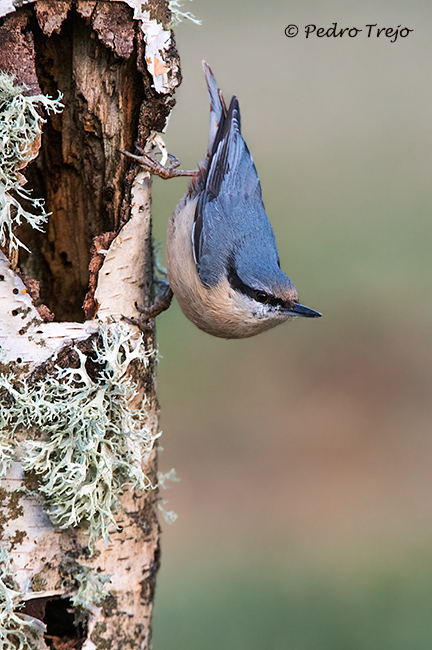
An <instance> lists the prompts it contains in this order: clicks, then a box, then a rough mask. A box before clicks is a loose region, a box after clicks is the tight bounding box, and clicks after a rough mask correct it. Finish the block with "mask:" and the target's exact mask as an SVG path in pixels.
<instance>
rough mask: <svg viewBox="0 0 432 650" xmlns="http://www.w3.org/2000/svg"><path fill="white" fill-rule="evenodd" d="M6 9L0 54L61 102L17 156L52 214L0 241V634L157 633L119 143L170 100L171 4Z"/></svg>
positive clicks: (0, 62)
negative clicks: (28, 150)
mask: <svg viewBox="0 0 432 650" xmlns="http://www.w3.org/2000/svg"><path fill="white" fill-rule="evenodd" d="M0 14H1V15H2V16H4V19H3V24H2V25H1V27H0V69H1V70H4V71H7V72H11V73H14V74H15V75H16V80H15V83H18V84H23V83H24V84H26V85H27V87H28V91H26V94H28V95H35V94H39V93H42V94H44V95H45V94H47V95H50V96H51V97H57V96H58V93H59V92H60V93H62V95H63V98H62V102H63V105H64V108H63V110H62V112H59V113H52V114H51V115H50V116H49V118H48V119H47V122H46V124H45V125H44V127H43V135H42V140H41V143H40V142H38V141H37V140H35V144H34V146H35V155H36V154H37V155H36V157H35V158H34V160H33V161H32V162H31V163H30V164H29V166H28V167H27V168H26V169H21V171H22V172H23V173H24V175H25V178H26V179H27V181H28V186H31V189H32V197H43V198H45V200H46V210H47V212H50V213H51V215H50V216H49V218H48V221H47V224H46V226H45V228H44V232H40V231H38V230H35V229H32V228H31V227H30V226H29V225H28V224H25V223H24V224H23V225H21V226H20V227H19V228H18V230H17V231H16V236H17V237H18V239H19V240H20V241H21V242H22V243H23V244H24V245H25V246H26V247H27V248H28V249H29V250H30V251H31V253H28V252H27V251H26V250H25V249H23V248H21V249H20V254H19V259H18V257H17V254H16V251H15V249H14V246H13V245H11V242H10V240H8V241H7V242H6V244H5V245H4V246H3V247H2V251H3V252H0V313H1V324H0V345H1V353H2V358H1V362H2V364H1V370H2V375H1V377H2V381H1V384H0V406H1V408H2V420H3V432H2V434H1V435H2V437H0V443H1V445H2V447H1V449H3V458H4V463H3V465H4V467H8V469H7V473H6V475H5V477H4V479H3V480H2V483H1V487H0V541H1V545H2V548H3V551H2V552H3V555H2V557H0V564H1V566H0V646H1V647H2V648H3V647H5V648H8V645H7V643H12V644H15V645H17V646H18V647H22V648H26V647H28V648H35V647H41V648H44V647H46V646H48V647H52V648H84V649H86V650H89V649H96V648H97V649H99V648H100V649H102V648H104V649H105V648H113V649H115V648H122V650H126V649H128V648H150V640H151V614H152V607H153V597H154V588H155V577H156V572H157V569H158V566H159V535H160V530H159V524H158V519H157V449H156V444H157V443H156V439H157V436H158V406H157V400H156V395H155V371H156V360H155V355H154V354H153V352H154V346H155V340H154V331H153V330H151V329H150V330H149V331H148V332H145V333H144V334H143V333H139V332H138V331H137V330H136V328H134V327H132V326H129V325H127V324H126V323H125V322H124V321H122V315H125V316H129V317H131V316H135V315H137V314H136V309H135V306H134V305H135V301H136V302H138V303H139V304H141V305H143V304H144V305H146V304H147V305H148V304H149V303H150V302H151V301H152V299H153V297H154V296H153V251H152V240H151V218H150V201H151V179H150V178H148V175H147V174H146V173H145V172H143V171H142V170H141V169H140V168H139V167H136V165H135V164H133V163H131V162H130V160H129V159H127V158H126V157H125V156H123V155H122V154H121V153H120V151H121V150H129V151H133V149H134V143H135V142H137V143H138V144H139V145H140V146H141V147H144V146H145V145H146V143H147V141H148V140H149V137H150V136H151V134H152V132H153V131H161V130H163V128H164V127H165V125H166V120H167V117H168V115H169V113H170V111H171V108H172V106H173V105H174V100H173V93H174V90H175V88H176V86H177V85H178V84H179V83H180V80H181V75H180V69H179V61H178V56H177V51H176V49H175V43H174V40H173V36H172V32H171V31H170V30H169V29H168V27H167V24H168V23H169V20H170V12H169V10H168V7H167V2H165V0H149V1H148V6H147V5H146V4H144V3H143V2H136V1H134V0H130V1H128V2H117V1H111V2H96V1H94V0H60V1H52V0H39V1H37V2H33V3H26V2H24V4H23V3H20V7H19V8H18V9H16V10H15V7H14V6H13V4H12V2H11V1H10V2H9V0H2V1H1V2H0ZM41 118H42V113H41ZM39 146H40V149H38V147H39ZM29 210H30V209H29ZM30 212H31V210H30ZM38 294H39V295H38ZM1 459H2V456H1V454H0V465H1ZM0 470H1V467H0ZM23 488H24V489H23ZM108 580H109V582H108ZM8 599H9V600H8ZM18 601H20V602H21V604H22V603H24V606H23V607H21V608H20V607H17V605H18ZM8 603H9V604H8ZM11 603H12V604H13V609H12V605H11ZM2 608H3V609H2ZM42 623H43V624H44V625H45V627H44V626H43V625H42ZM2 634H3V636H2ZM2 639H3V645H2ZM5 639H6V641H5ZM19 643H22V644H23V645H22V646H19ZM10 647H13V646H10Z"/></svg>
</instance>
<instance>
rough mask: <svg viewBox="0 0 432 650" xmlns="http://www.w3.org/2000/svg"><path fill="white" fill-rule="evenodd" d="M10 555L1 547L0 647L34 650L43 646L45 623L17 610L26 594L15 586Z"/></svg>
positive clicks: (10, 649) (6, 649)
mask: <svg viewBox="0 0 432 650" xmlns="http://www.w3.org/2000/svg"><path fill="white" fill-rule="evenodd" d="M10 563H11V560H10V557H9V553H8V552H7V550H6V548H5V547H4V546H1V547H0V648H1V650H33V649H34V648H37V647H41V643H40V640H41V637H42V635H43V631H44V625H43V624H42V623H41V622H40V621H37V620H36V619H31V618H30V617H29V616H24V615H22V614H19V613H18V612H16V609H17V607H19V605H20V603H21V601H22V598H23V596H24V594H23V593H21V592H20V591H19V590H18V589H16V588H14V584H13V580H12V577H11V570H10Z"/></svg>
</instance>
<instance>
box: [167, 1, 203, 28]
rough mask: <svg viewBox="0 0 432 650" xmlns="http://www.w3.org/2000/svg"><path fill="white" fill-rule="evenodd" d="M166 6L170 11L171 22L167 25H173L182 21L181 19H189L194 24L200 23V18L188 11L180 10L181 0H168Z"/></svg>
mask: <svg viewBox="0 0 432 650" xmlns="http://www.w3.org/2000/svg"><path fill="white" fill-rule="evenodd" d="M191 2H192V0H191ZM168 7H169V9H170V11H171V22H170V24H169V27H175V26H176V25H178V24H179V23H182V22H183V20H191V21H192V22H193V23H195V24H196V25H201V20H198V18H195V16H194V15H193V14H191V12H190V11H182V9H183V0H168Z"/></svg>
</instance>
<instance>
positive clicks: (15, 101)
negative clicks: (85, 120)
mask: <svg viewBox="0 0 432 650" xmlns="http://www.w3.org/2000/svg"><path fill="white" fill-rule="evenodd" d="M14 79H15V77H14V75H8V74H6V73H5V72H0V246H6V245H8V247H9V253H11V252H12V251H13V250H16V249H17V248H18V247H19V246H21V247H23V248H26V246H24V244H23V243H22V242H20V241H19V239H18V238H17V237H16V236H15V234H14V232H13V231H14V229H15V227H16V226H19V225H20V224H21V223H22V222H23V221H27V222H28V223H29V224H30V225H31V227H32V228H35V229H36V230H42V224H43V223H44V222H45V221H46V219H47V217H48V213H47V212H46V211H45V207H44V200H43V199H39V198H34V197H32V196H31V190H27V189H25V188H23V187H22V185H23V183H25V182H26V181H25V178H24V176H23V175H22V174H21V173H20V171H19V170H20V169H23V168H24V167H25V166H26V165H27V164H28V163H29V162H30V161H31V160H32V159H33V158H34V157H35V155H36V154H37V150H38V148H39V143H38V140H39V138H40V136H41V134H42V125H43V124H44V123H45V122H46V119H45V118H43V117H42V116H41V114H40V111H39V110H38V108H39V107H40V106H42V107H43V108H44V109H45V111H46V112H47V113H48V114H49V113H50V112H53V113H59V112H61V111H62V110H63V108H64V106H63V104H62V103H61V101H60V99H61V95H60V94H59V97H58V98H57V99H53V98H51V97H47V96H45V95H33V96H31V97H29V96H26V95H25V94H24V93H25V92H27V91H28V88H27V86H25V85H23V86H15V85H14ZM23 200H24V201H26V202H29V203H30V204H31V206H32V211H31V212H29V211H28V210H25V209H24V208H23V206H22V205H21V202H22V201H23Z"/></svg>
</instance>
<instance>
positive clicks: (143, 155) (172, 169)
mask: <svg viewBox="0 0 432 650" xmlns="http://www.w3.org/2000/svg"><path fill="white" fill-rule="evenodd" d="M154 147H158V148H159V150H160V152H161V154H162V161H161V162H159V160H157V158H156V157H155V156H154V155H152V153H151V151H152V150H153V148H154ZM135 148H136V150H137V151H138V153H139V155H136V154H133V153H130V152H129V151H120V153H122V154H124V155H125V156H127V157H128V158H132V160H136V162H137V163H139V164H140V165H141V167H143V169H145V171H146V172H149V173H150V174H153V175H154V176H159V177H160V178H163V179H164V180H167V179H169V178H176V177H177V176H196V174H197V173H198V170H197V169H194V170H188V169H178V168H179V166H180V161H179V160H178V158H176V157H175V156H173V155H172V154H170V153H168V152H167V150H166V147H165V143H164V141H163V140H162V138H161V137H160V135H158V134H157V133H154V134H153V135H152V136H151V137H150V138H149V140H148V142H147V144H146V146H145V148H144V149H142V148H141V147H139V146H138V145H137V143H135ZM168 160H169V164H166V163H167V162H168Z"/></svg>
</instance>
